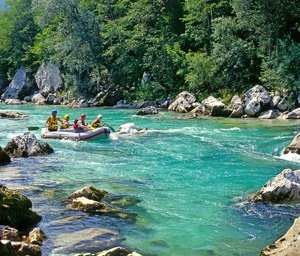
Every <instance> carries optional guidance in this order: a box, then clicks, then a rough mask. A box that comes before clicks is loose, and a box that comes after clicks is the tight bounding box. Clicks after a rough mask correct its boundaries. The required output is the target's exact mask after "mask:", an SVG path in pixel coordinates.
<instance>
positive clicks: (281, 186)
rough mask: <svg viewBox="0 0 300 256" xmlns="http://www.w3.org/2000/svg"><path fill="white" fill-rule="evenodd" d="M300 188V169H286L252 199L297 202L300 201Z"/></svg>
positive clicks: (271, 201)
mask: <svg viewBox="0 0 300 256" xmlns="http://www.w3.org/2000/svg"><path fill="white" fill-rule="evenodd" d="M299 190H300V170H296V171H292V170H291V169H285V170H283V171H282V172H281V173H280V174H278V175H277V176H276V177H274V178H272V179H270V180H269V181H268V182H267V183H266V184H265V185H264V186H263V187H262V188H261V189H260V190H259V191H258V192H257V193H256V194H255V195H254V196H252V197H251V198H250V199H251V200H252V201H254V202H269V203H296V202H300V194H299Z"/></svg>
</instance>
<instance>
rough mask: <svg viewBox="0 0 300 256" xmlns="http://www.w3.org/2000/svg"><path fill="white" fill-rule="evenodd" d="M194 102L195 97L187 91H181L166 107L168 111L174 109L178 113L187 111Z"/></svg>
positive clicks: (191, 107)
mask: <svg viewBox="0 0 300 256" xmlns="http://www.w3.org/2000/svg"><path fill="white" fill-rule="evenodd" d="M195 102H196V97H195V96H194V95H193V94H191V93H189V92H187V91H184V92H181V93H179V94H178V95H177V97H176V98H175V101H174V102H172V103H171V104H170V106H169V107H168V110H169V111H176V112H180V113H187V112H188V111H190V110H192V109H193V106H192V105H193V103H195Z"/></svg>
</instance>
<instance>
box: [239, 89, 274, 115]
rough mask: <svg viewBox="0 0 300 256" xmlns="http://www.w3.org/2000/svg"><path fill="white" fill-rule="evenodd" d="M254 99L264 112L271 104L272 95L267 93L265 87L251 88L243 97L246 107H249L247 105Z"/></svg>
mask: <svg viewBox="0 0 300 256" xmlns="http://www.w3.org/2000/svg"><path fill="white" fill-rule="evenodd" d="M254 99H255V100H256V102H258V103H259V104H260V107H261V109H262V110H264V109H265V108H266V107H268V106H270V104H271V95H270V94H269V93H268V92H267V90H266V89H265V88H264V87H262V86H260V85H255V86H254V87H253V88H251V89H250V90H249V91H247V92H246V93H245V95H244V97H243V103H244V106H246V107H247V105H248V104H249V103H250V102H251V101H253V100H254Z"/></svg>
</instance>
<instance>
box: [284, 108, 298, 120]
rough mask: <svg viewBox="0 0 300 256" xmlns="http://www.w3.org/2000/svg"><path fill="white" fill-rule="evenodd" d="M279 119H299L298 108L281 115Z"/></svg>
mask: <svg viewBox="0 0 300 256" xmlns="http://www.w3.org/2000/svg"><path fill="white" fill-rule="evenodd" d="M280 118H281V119H300V108H296V109H294V110H293V111H291V112H287V113H283V114H282V115H281V117H280Z"/></svg>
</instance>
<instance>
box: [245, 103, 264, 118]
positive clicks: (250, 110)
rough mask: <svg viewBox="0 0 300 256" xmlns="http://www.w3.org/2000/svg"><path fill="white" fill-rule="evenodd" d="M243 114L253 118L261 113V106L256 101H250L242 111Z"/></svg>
mask: <svg viewBox="0 0 300 256" xmlns="http://www.w3.org/2000/svg"><path fill="white" fill-rule="evenodd" d="M244 111H245V113H246V114H247V115H248V116H250V117H255V116H257V115H258V113H259V112H260V111H261V104H260V102H259V101H258V100H257V99H252V100H251V101H250V102H249V103H248V104H247V105H246V107H245V109H244Z"/></svg>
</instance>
